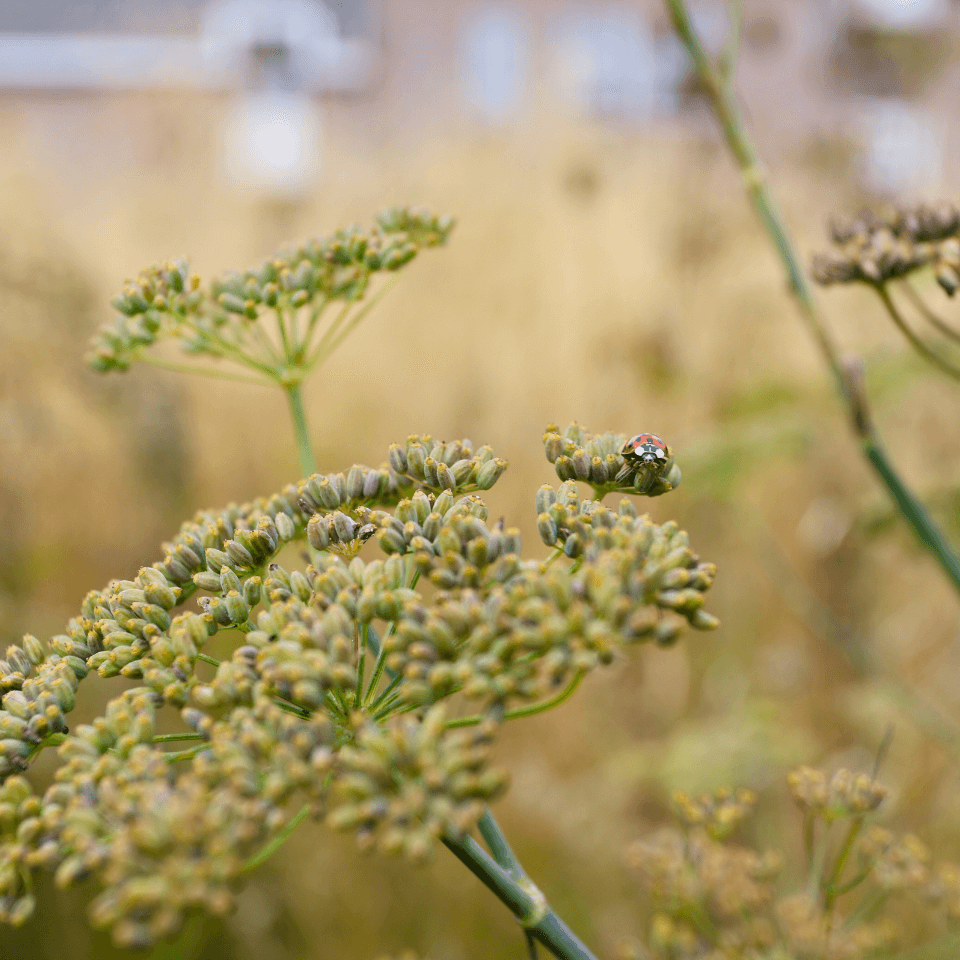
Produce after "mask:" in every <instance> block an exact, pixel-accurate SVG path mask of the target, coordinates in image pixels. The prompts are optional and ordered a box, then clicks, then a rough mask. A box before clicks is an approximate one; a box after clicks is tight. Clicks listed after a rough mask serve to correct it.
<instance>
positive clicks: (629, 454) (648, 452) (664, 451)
mask: <svg viewBox="0 0 960 960" xmlns="http://www.w3.org/2000/svg"><path fill="white" fill-rule="evenodd" d="M620 453H621V454H622V455H623V458H624V459H625V460H627V461H629V462H632V463H633V464H635V465H640V464H644V463H664V462H666V460H667V459H668V458H669V456H670V451H669V449H668V448H667V445H666V444H665V443H664V442H663V441H662V440H661V439H660V438H659V437H658V436H657V435H656V434H655V433H638V434H637V435H636V436H635V437H631V438H630V439H629V440H628V441H627V442H626V443H625V444H624V445H623V449H622V450H621V451H620Z"/></svg>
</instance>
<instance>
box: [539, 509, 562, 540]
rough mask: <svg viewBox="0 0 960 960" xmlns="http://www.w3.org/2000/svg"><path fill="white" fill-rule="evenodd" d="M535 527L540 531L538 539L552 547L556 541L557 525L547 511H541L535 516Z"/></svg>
mask: <svg viewBox="0 0 960 960" xmlns="http://www.w3.org/2000/svg"><path fill="white" fill-rule="evenodd" d="M537 529H538V530H539V531H540V539H541V540H543V542H544V543H545V544H546V545H547V546H548V547H552V546H553V545H554V544H555V543H556V542H557V525H556V523H555V522H554V520H553V517H551V516H550V514H549V513H541V514H540V516H539V517H537Z"/></svg>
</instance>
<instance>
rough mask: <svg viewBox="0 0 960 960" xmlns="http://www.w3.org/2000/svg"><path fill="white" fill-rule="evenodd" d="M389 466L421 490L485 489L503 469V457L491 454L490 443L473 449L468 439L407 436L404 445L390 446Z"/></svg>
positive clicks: (462, 490)
mask: <svg viewBox="0 0 960 960" xmlns="http://www.w3.org/2000/svg"><path fill="white" fill-rule="evenodd" d="M390 467H391V469H392V470H393V471H394V472H395V473H396V474H397V475H398V476H400V477H406V478H407V479H408V481H409V482H412V483H416V484H418V485H420V486H421V487H423V488H424V489H425V490H433V491H436V492H439V491H441V490H450V491H454V492H457V493H467V492H469V491H472V490H489V489H490V488H491V487H492V486H493V485H494V484H495V483H496V482H497V481H498V480H499V479H500V477H501V476H502V475H503V471H504V470H506V469H507V462H506V460H501V459H500V458H499V457H497V456H494V453H493V449H492V448H491V447H480V449H479V450H477V451H476V453H474V451H473V444H472V443H471V442H470V441H469V440H451V441H450V442H444V441H443V440H434V439H433V437H431V436H423V437H420V436H416V435H413V436H410V437H408V438H407V442H406V445H405V446H400V444H399V443H395V444H393V445H392V446H391V447H390Z"/></svg>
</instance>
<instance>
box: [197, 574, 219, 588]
mask: <svg viewBox="0 0 960 960" xmlns="http://www.w3.org/2000/svg"><path fill="white" fill-rule="evenodd" d="M193 582H194V583H195V584H196V585H197V586H198V587H199V588H200V589H201V590H206V591H207V592H208V593H216V592H217V591H218V590H219V589H220V578H219V577H218V576H217V575H216V574H215V573H210V572H208V571H203V572H202V573H195V574H194V575H193Z"/></svg>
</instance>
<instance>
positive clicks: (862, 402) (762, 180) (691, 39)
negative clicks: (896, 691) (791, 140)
mask: <svg viewBox="0 0 960 960" xmlns="http://www.w3.org/2000/svg"><path fill="white" fill-rule="evenodd" d="M666 4H667V10H668V11H669V13H670V17H671V19H672V21H673V26H674V29H675V30H676V33H677V36H678V37H679V38H680V40H681V42H682V43H683V45H684V46H685V47H686V48H687V52H688V54H689V55H690V59H691V61H692V62H693V66H694V69H695V70H696V71H697V74H698V76H699V78H700V81H701V83H702V84H703V88H704V90H705V92H706V94H707V96H708V98H709V100H710V105H711V107H712V109H713V113H714V115H715V117H716V119H717V122H718V123H719V125H720V129H721V131H722V133H723V136H724V139H725V140H726V142H727V146H728V148H729V149H730V152H731V153H732V154H733V157H734V159H735V160H736V163H737V166H738V167H739V168H740V176H741V179H742V180H743V185H744V189H745V190H746V191H747V194H748V196H749V197H750V201H751V202H752V203H753V206H754V209H755V210H756V211H757V214H758V216H759V217H760V220H761V222H762V223H763V226H764V228H765V229H766V232H767V235H768V236H769V237H770V240H771V242H772V243H773V245H774V247H775V248H776V250H777V253H778V255H779V257H780V261H781V263H782V265H783V268H784V270H785V271H786V274H787V279H788V281H789V285H790V291H791V292H792V293H793V295H794V297H795V299H796V301H797V304H798V306H799V307H800V313H801V316H802V317H803V319H804V321H805V323H806V325H807V327H808V329H809V330H810V332H811V334H812V335H813V338H814V340H815V341H816V343H817V346H818V347H819V348H820V352H821V353H822V354H823V357H824V360H825V361H826V363H827V366H828V367H829V369H830V372H831V374H832V375H833V378H834V381H835V383H836V386H837V389H838V391H839V393H840V395H841V397H842V398H843V400H844V402H845V403H846V406H847V409H848V411H849V414H850V421H851V424H852V426H853V429H854V431H855V432H856V433H857V435H858V437H859V438H860V440H861V442H862V446H863V450H864V453H865V454H866V457H867V459H868V461H869V462H870V464H871V465H872V466H873V468H874V469H875V470H876V472H877V474H878V476H879V477H880V479H881V480H882V481H883V483H884V484H885V485H886V487H887V489H888V490H889V491H890V494H891V496H892V497H893V499H894V500H895V501H896V503H897V506H898V507H899V508H900V511H901V513H902V514H903V516H904V519H905V520H906V521H907V523H909V525H910V526H911V527H912V528H913V531H914V533H915V534H916V535H917V537H918V538H919V539H920V542H921V543H922V544H923V545H924V546H925V547H926V548H927V549H928V550H930V552H931V553H933V555H934V556H935V557H936V559H937V561H938V563H939V564H940V566H941V567H942V568H943V570H944V571H945V572H946V573H947V576H948V577H949V578H950V581H951V583H952V584H953V586H954V587H955V588H956V589H957V590H958V591H960V560H958V558H957V555H956V554H955V553H954V551H953V549H952V547H951V546H950V544H949V543H948V542H947V540H946V538H945V537H944V536H943V534H942V533H941V532H940V531H939V530H938V529H937V527H936V526H935V524H934V523H933V521H932V520H931V519H930V517H929V515H928V514H927V512H926V510H924V508H923V505H922V504H921V503H920V502H919V500H917V498H916V497H915V496H913V494H912V493H911V492H910V491H909V490H908V489H907V487H906V486H905V485H904V484H903V482H902V481H901V480H900V478H899V476H898V475H897V474H896V472H895V471H894V469H893V466H892V464H891V463H890V461H889V460H888V459H887V456H886V454H885V453H884V452H883V449H882V447H881V443H880V438H879V436H878V435H877V434H876V432H875V431H874V429H873V427H872V425H871V423H870V420H869V412H868V409H867V404H866V397H865V394H864V392H863V390H862V383H859V382H858V381H857V380H856V378H855V377H853V376H851V371H850V365H849V364H848V363H846V362H845V360H844V358H843V357H842V356H841V354H840V352H839V350H838V349H837V346H836V344H835V343H834V341H833V338H832V337H831V336H830V333H829V331H828V330H827V328H826V326H825V325H824V323H823V321H822V320H821V318H820V314H819V311H818V309H817V304H816V300H815V298H814V295H813V288H812V286H811V285H810V281H809V279H808V278H807V274H806V271H805V270H804V269H803V267H802V265H801V262H800V257H799V255H798V254H797V251H796V249H795V247H794V244H793V240H792V239H791V237H790V234H789V233H788V232H787V229H786V227H785V225H784V222H783V217H782V216H781V214H780V210H779V208H778V207H777V204H776V202H775V200H774V198H773V194H772V192H771V191H770V188H769V187H768V185H767V182H766V177H765V175H764V171H763V166H762V164H761V163H760V161H759V158H758V157H757V154H756V152H755V150H754V148H753V144H752V143H751V142H750V140H749V138H748V137H747V134H746V130H745V128H744V124H743V119H742V117H741V114H740V105H739V103H738V102H737V98H736V95H735V94H734V92H733V84H732V83H731V82H730V78H721V76H720V74H719V72H718V70H717V68H716V66H715V65H714V63H713V61H712V60H711V59H710V57H709V55H708V54H707V52H706V50H705V49H704V46H703V44H702V43H701V41H700V38H699V36H697V32H696V30H694V28H693V22H692V21H691V19H690V13H689V11H688V10H687V5H686V0H666ZM879 292H880V294H881V298H882V297H884V296H885V293H884V291H883V289H882V288H879ZM887 302H889V297H887ZM941 363H942V361H941Z"/></svg>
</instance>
